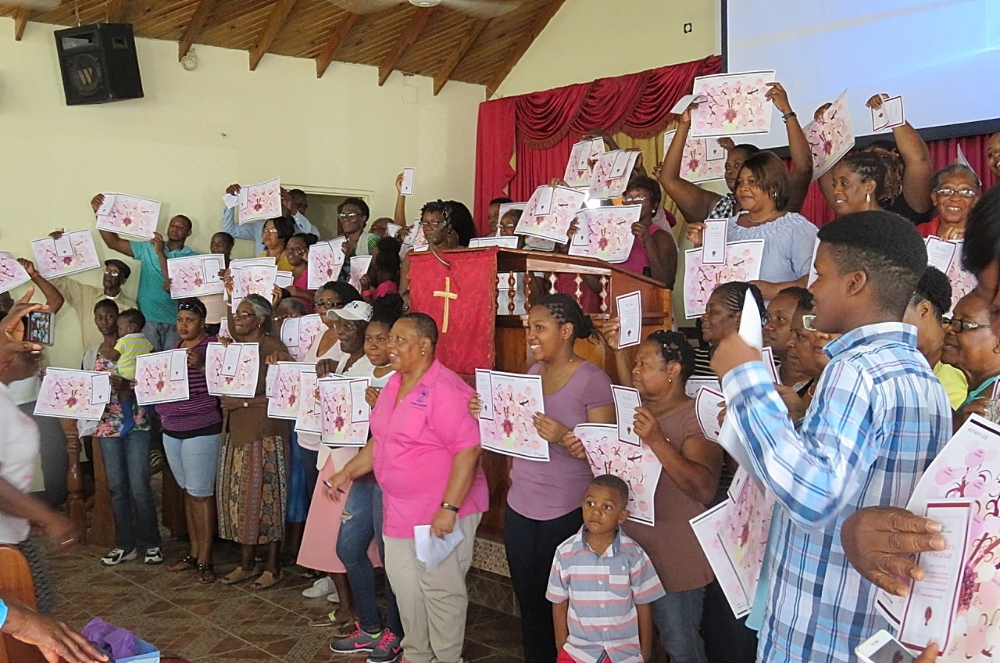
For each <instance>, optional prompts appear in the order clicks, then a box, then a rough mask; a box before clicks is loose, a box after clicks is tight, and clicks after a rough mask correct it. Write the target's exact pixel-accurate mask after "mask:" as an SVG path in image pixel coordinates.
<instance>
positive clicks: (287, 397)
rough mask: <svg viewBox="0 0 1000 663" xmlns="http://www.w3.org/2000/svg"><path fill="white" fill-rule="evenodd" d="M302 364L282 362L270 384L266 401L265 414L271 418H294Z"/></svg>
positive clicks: (297, 407)
mask: <svg viewBox="0 0 1000 663" xmlns="http://www.w3.org/2000/svg"><path fill="white" fill-rule="evenodd" d="M302 368H303V367H302V366H297V365H295V364H291V363H287V362H282V363H279V364H278V375H277V377H275V378H274V384H273V385H272V386H271V398H269V399H268V401H267V416H269V417H271V418H272V419H295V417H296V415H297V414H298V409H299V387H300V382H301V380H300V378H301V374H302Z"/></svg>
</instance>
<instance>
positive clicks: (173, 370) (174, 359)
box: [170, 350, 188, 380]
mask: <svg viewBox="0 0 1000 663" xmlns="http://www.w3.org/2000/svg"><path fill="white" fill-rule="evenodd" d="M170 353H171V354H170V379H171V380H186V379H187V376H188V370H187V369H188V354H187V350H171V351H170Z"/></svg>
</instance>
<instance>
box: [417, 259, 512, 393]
mask: <svg viewBox="0 0 1000 663" xmlns="http://www.w3.org/2000/svg"><path fill="white" fill-rule="evenodd" d="M439 255H440V256H441V259H442V260H444V261H445V262H447V263H448V264H449V265H450V267H446V266H445V265H443V264H441V262H440V261H439V260H438V259H437V258H436V257H435V256H434V255H433V254H431V253H430V252H429V251H427V252H420V253H413V252H411V253H410V310H411V311H419V312H421V313H426V314H427V315H429V316H431V317H432V318H434V320H435V321H436V322H437V325H438V331H439V332H440V340H439V341H438V345H437V359H439V360H440V361H441V363H442V364H444V365H445V366H447V367H448V368H450V369H451V370H453V371H455V372H456V373H458V374H460V375H472V374H474V373H475V372H476V369H477V368H487V369H492V368H493V366H494V364H493V361H494V354H495V352H494V349H495V342H494V336H495V332H496V305H497V295H496V287H497V248H496V247H495V246H493V247H489V248H485V249H477V250H474V251H456V252H447V253H440V254H439Z"/></svg>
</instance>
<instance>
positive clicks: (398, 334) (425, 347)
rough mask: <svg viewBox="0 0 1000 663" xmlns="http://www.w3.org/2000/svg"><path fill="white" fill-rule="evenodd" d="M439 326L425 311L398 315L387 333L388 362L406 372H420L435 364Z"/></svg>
mask: <svg viewBox="0 0 1000 663" xmlns="http://www.w3.org/2000/svg"><path fill="white" fill-rule="evenodd" d="M437 342H438V328H437V323H436V322H434V318H432V317H431V316H429V315H427V314H426V313H407V314H406V315H403V316H400V318H399V320H397V321H396V324H394V325H393V326H392V330H391V331H390V332H389V345H388V346H387V349H388V351H389V365H390V366H392V370H394V371H399V372H400V373H402V374H403V375H406V374H408V373H409V374H413V373H417V374H423V372H424V371H426V370H427V369H428V368H430V365H431V364H433V363H434V349H435V348H436V347H437Z"/></svg>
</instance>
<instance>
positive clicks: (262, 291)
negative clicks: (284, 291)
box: [229, 265, 278, 313]
mask: <svg viewBox="0 0 1000 663" xmlns="http://www.w3.org/2000/svg"><path fill="white" fill-rule="evenodd" d="M230 272H231V273H232V275H233V297H232V301H230V302H229V306H230V308H231V309H232V310H233V312H234V313H235V312H236V309H237V307H238V306H239V305H240V302H242V301H243V300H244V299H246V298H247V297H249V296H250V295H260V296H261V297H263V298H264V299H266V300H267V301H271V297H272V296H273V294H274V281H275V279H276V278H277V275H278V268H277V267H276V266H274V265H266V266H265V265H257V266H251V267H239V268H235V267H232V266H231V267H230Z"/></svg>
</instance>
